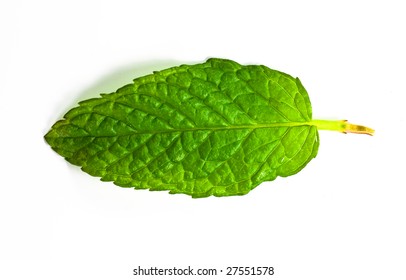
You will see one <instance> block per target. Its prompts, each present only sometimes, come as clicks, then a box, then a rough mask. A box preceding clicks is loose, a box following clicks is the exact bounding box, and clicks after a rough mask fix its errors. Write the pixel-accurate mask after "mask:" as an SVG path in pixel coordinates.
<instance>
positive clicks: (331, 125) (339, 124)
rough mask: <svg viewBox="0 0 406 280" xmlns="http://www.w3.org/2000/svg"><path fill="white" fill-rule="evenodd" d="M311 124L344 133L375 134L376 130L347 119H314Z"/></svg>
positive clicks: (322, 128)
mask: <svg viewBox="0 0 406 280" xmlns="http://www.w3.org/2000/svg"><path fill="white" fill-rule="evenodd" d="M310 123H311V125H315V126H317V128H318V129H321V130H333V131H339V132H343V133H358V134H368V135H374V132H375V130H373V129H372V128H369V127H366V126H363V125H358V124H352V123H349V122H348V121H347V120H340V121H325V120H312V121H311V122H310Z"/></svg>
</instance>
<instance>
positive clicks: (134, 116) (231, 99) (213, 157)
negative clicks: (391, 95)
mask: <svg viewBox="0 0 406 280" xmlns="http://www.w3.org/2000/svg"><path fill="white" fill-rule="evenodd" d="M317 128H319V129H330V130H337V131H342V132H356V133H367V134H372V132H373V131H372V130H370V129H368V128H366V127H363V126H356V125H352V124H348V123H346V122H345V121H322V120H312V108H311V105H310V100H309V97H308V94H307V92H306V90H305V89H304V87H303V86H302V84H301V83H300V81H299V79H297V78H293V77H291V76H289V75H287V74H285V73H282V72H279V71H276V70H271V69H269V68H267V67H265V66H258V65H248V66H242V65H240V64H238V63H236V62H233V61H231V60H225V59H209V60H207V61H206V62H205V63H202V64H197V65H181V66H178V67H173V68H169V69H166V70H163V71H158V72H154V73H153V74H152V75H148V76H144V77H140V78H137V79H135V80H134V83H133V84H129V85H126V86H124V87H122V88H120V89H118V90H117V91H116V92H114V93H111V94H104V95H102V96H101V97H100V98H94V99H89V100H85V101H82V102H80V103H79V106H78V107H76V108H73V109H72V110H70V111H69V112H68V113H66V115H65V116H64V119H63V120H60V121H58V122H57V123H55V124H54V125H53V127H52V129H51V130H50V131H49V132H48V133H47V134H46V135H45V139H46V141H47V142H48V144H49V145H50V146H51V147H52V148H53V149H54V150H55V151H56V152H57V153H59V154H60V155H61V156H63V157H64V158H65V159H66V160H67V161H69V162H70V163H72V164H75V165H78V166H81V167H82V170H83V171H85V172H87V173H89V174H90V175H93V176H98V177H101V180H102V181H113V182H114V183H115V184H116V185H119V186H122V187H133V188H136V189H150V190H169V191H170V193H184V194H188V195H191V196H193V197H207V196H210V195H214V196H230V195H243V194H246V193H248V192H249V191H251V190H252V189H253V188H255V187H256V186H258V185H259V184H260V183H262V182H264V181H271V180H274V179H275V178H276V177H277V176H282V177H286V176H290V175H293V174H296V173H297V172H299V171H300V170H301V169H302V168H304V167H305V166H306V164H307V163H309V161H310V160H311V159H312V158H314V157H315V156H316V154H317V151H318V147H319V135H318V130H317Z"/></svg>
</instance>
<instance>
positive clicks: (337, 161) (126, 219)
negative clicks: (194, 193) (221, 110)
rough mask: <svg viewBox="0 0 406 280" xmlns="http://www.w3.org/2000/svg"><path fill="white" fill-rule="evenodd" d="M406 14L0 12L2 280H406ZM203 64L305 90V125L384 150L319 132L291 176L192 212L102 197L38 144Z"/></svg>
mask: <svg viewBox="0 0 406 280" xmlns="http://www.w3.org/2000/svg"><path fill="white" fill-rule="evenodd" d="M402 2H403V1H390V0H385V1H254V0H250V1H219V0H216V1H211V0H205V1H176V0H171V1H158V0H157V1H119V0H115V1H84V0H80V1H76V0H75V1H73V0H71V1H45V0H38V1H26V0H20V1H2V2H1V4H0V31H1V32H0V36H1V43H0V50H1V51H0V71H1V72H0V94H1V101H0V123H1V126H0V128H1V132H0V149H1V153H0V162H1V168H0V170H1V171H0V174H1V180H0V185H1V189H0V190H1V194H0V215H1V220H0V223H1V230H0V278H1V279H175V278H173V277H142V278H141V277H136V276H133V275H132V269H133V268H136V267H138V266H141V267H150V266H157V267H161V268H170V267H173V266H177V267H186V266H188V265H191V266H192V267H194V268H195V269H197V268H217V269H219V270H220V269H223V275H224V271H225V270H226V267H227V266H274V267H275V271H276V274H275V276H273V277H269V276H268V277H253V276H252V277H247V276H241V277H237V276H235V277H232V276H228V277H225V276H223V277H221V276H216V277H214V276H213V277H185V278H184V279H392V280H395V279H406V269H405V267H406V266H405V265H406V253H405V252H406V241H405V240H406V238H405V236H406V229H405V220H406V219H405V214H406V203H405V200H406V191H405V188H406V184H405V181H406V180H405V172H406V171H405V167H406V164H405V156H406V153H405V136H406V133H405V129H406V126H405V124H406V122H405V104H406V103H405V94H406V92H405V84H406V83H405V78H406V70H405V69H406V55H405V52H406V43H405V38H406V36H405V35H406V32H405V31H406V28H405V26H406V16H405V8H404V6H403V3H402ZM208 57H222V58H229V59H233V60H235V61H237V62H240V63H242V64H250V63H254V64H264V65H267V66H269V67H271V68H274V69H278V70H281V71H284V72H286V73H289V74H291V75H294V76H298V77H300V79H301V81H302V82H303V84H304V86H305V87H306V88H307V90H308V92H309V95H310V98H311V100H312V105H313V115H314V117H315V118H326V119H343V118H344V119H349V120H350V121H352V122H355V123H361V124H364V125H368V126H371V127H373V128H375V129H376V135H375V136H373V137H369V136H364V135H344V134H340V133H336V132H326V131H322V132H321V133H320V137H321V145H320V150H319V154H318V156H317V158H316V159H314V160H313V161H312V162H311V163H310V164H309V165H308V166H307V167H306V168H305V169H304V170H303V171H302V172H300V173H299V174H297V175H295V176H292V177H289V178H278V179H277V180H275V181H273V182H270V183H263V184H262V185H260V186H259V187H257V188H256V189H255V190H254V191H252V192H251V193H249V194H248V195H246V196H242V197H229V198H214V197H211V198H206V199H197V200H196V199H191V198H190V197H188V196H185V195H169V194H167V193H166V192H149V191H135V190H132V189H123V188H119V187H117V186H114V185H113V184H112V183H103V182H100V181H99V180H98V178H94V177H91V176H89V175H87V174H86V173H83V172H82V171H80V169H79V168H78V167H75V166H72V165H70V164H68V163H67V162H66V161H65V160H63V158H61V157H60V156H58V155H57V154H56V153H55V152H53V151H52V150H51V149H50V147H49V146H48V145H47V144H46V143H45V142H44V140H43V135H44V134H45V133H46V132H47V131H48V130H49V128H50V127H51V125H52V124H53V123H54V122H55V121H57V120H58V119H60V118H61V117H62V116H63V114H64V113H65V112H66V111H67V110H68V109H70V108H71V107H73V106H75V104H77V102H78V101H80V100H83V99H86V98H89V97H94V96H97V95H98V94H99V93H101V92H111V91H114V90H116V89H117V88H118V87H120V86H122V85H124V84H127V83H130V82H131V80H132V79H133V78H135V77H138V76H140V75H144V74H148V73H150V72H151V71H152V70H160V69H164V68H167V67H170V66H174V65H178V64H181V63H199V62H202V61H204V60H206V59H207V58H208ZM176 279H182V278H180V277H178V278H176Z"/></svg>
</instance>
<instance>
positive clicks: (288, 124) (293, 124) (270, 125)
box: [59, 121, 315, 138]
mask: <svg viewBox="0 0 406 280" xmlns="http://www.w3.org/2000/svg"><path fill="white" fill-rule="evenodd" d="M306 125H307V126H315V125H314V124H313V123H312V122H309V121H308V122H283V123H268V124H253V125H233V126H218V127H189V128H173V129H165V130H153V131H148V130H145V131H134V132H130V133H117V134H114V135H81V136H65V137H64V136H59V137H61V138H84V137H120V136H130V135H137V134H161V133H162V134H163V133H176V132H178V133H180V132H190V131H204V130H208V131H221V130H237V129H250V130H254V129H261V128H275V127H298V126H306Z"/></svg>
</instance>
